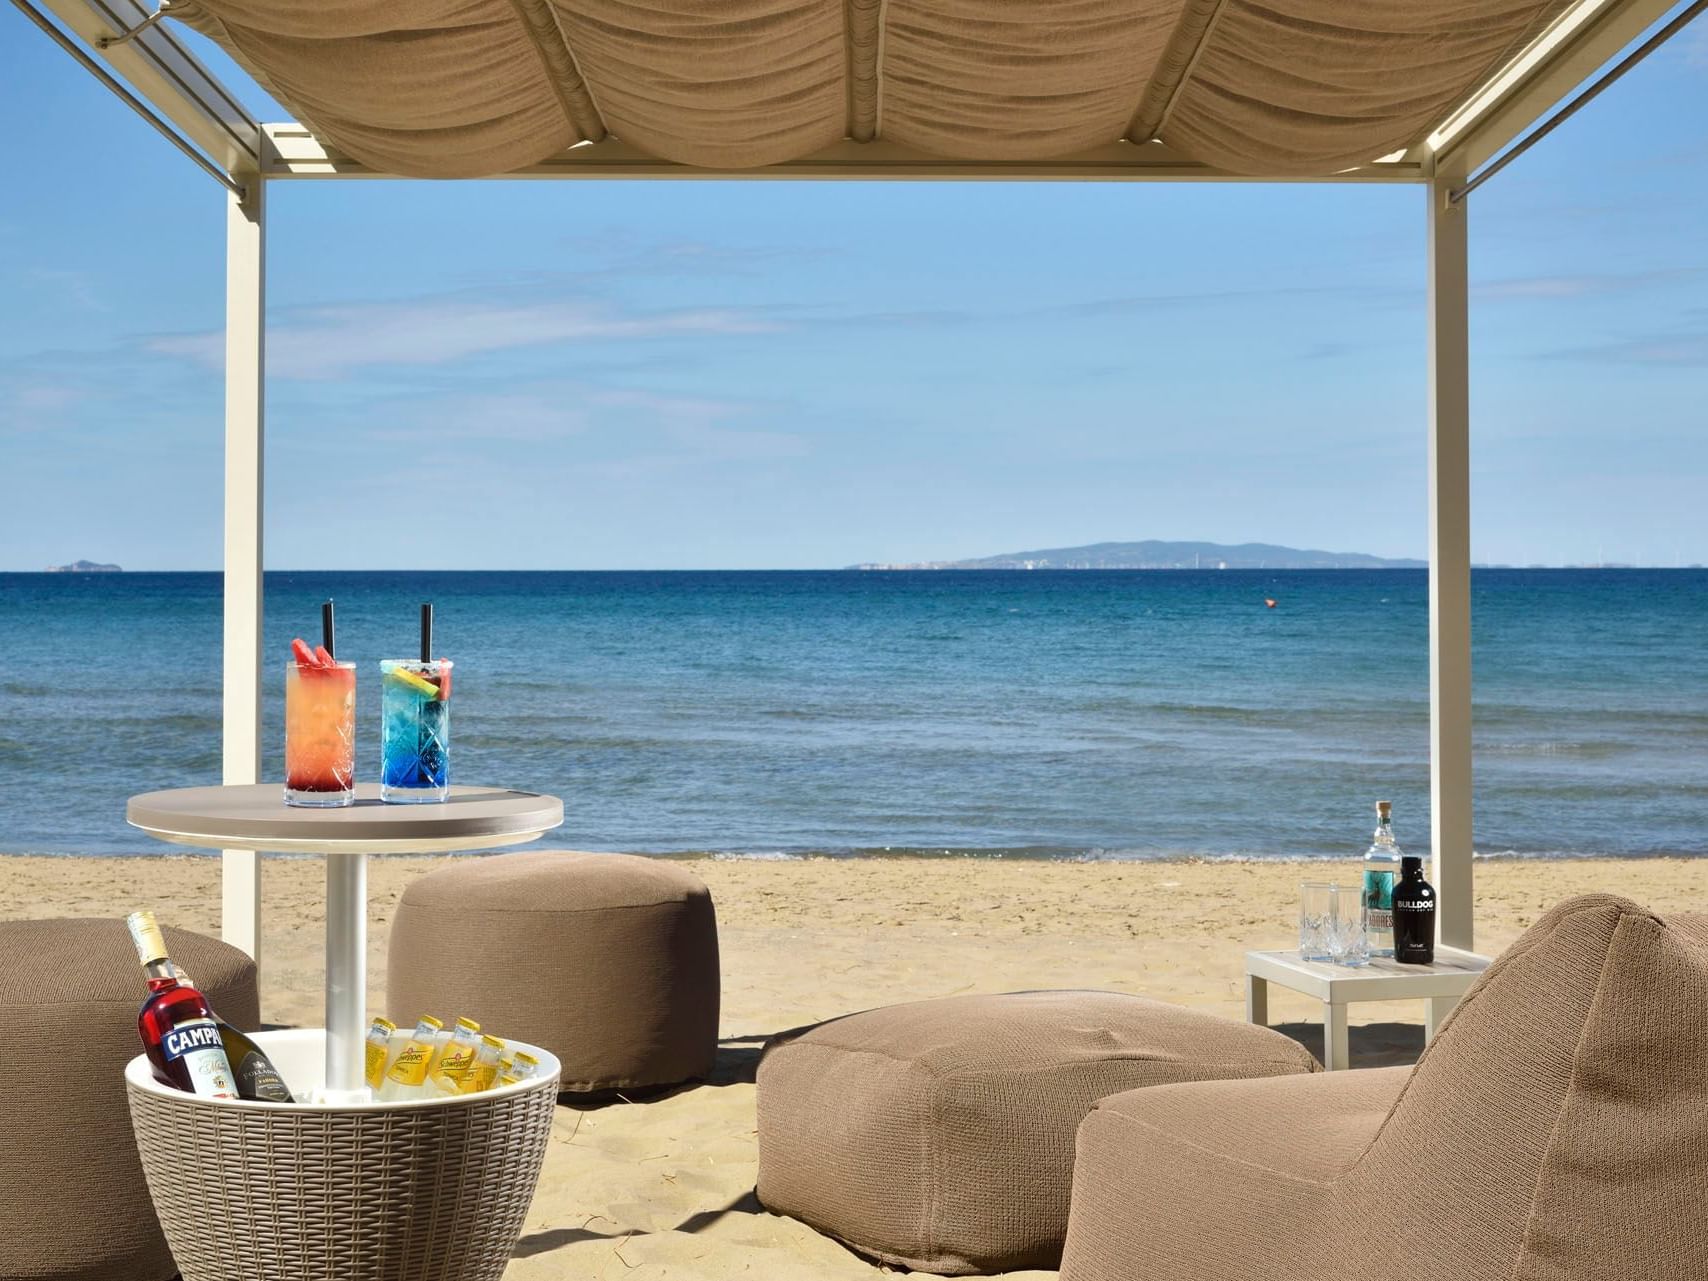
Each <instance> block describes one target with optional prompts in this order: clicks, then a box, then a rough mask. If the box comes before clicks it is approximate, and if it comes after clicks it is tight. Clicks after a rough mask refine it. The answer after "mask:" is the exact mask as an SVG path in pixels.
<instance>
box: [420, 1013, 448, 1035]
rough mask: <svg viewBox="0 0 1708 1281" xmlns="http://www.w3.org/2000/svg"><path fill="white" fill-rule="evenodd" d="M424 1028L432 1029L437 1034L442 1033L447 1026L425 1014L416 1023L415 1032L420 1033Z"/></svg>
mask: <svg viewBox="0 0 1708 1281" xmlns="http://www.w3.org/2000/svg"><path fill="white" fill-rule="evenodd" d="M424 1027H425V1028H431V1029H432V1030H433V1031H435V1032H441V1031H443V1030H444V1027H445V1025H444V1024H443V1023H441V1022H439V1020H438V1019H436V1018H434V1017H433V1016H432V1015H431V1014H423V1015H422V1016H421V1018H420V1019H419V1020H418V1021H417V1022H416V1024H415V1030H416V1031H417V1032H419V1031H420V1030H421V1029H422V1028H424Z"/></svg>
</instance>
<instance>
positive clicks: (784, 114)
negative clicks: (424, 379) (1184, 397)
mask: <svg viewBox="0 0 1708 1281" xmlns="http://www.w3.org/2000/svg"><path fill="white" fill-rule="evenodd" d="M1572 3H1573V0H1406V3H1404V4H1396V3H1389V4H1372V3H1370V0H1263V2H1262V3H1259V2H1258V0H1072V2H1071V3H1065V2H1059V3H1054V4H1030V5H1028V4H1016V3H1013V2H1012V0H1007V2H1002V0H720V2H719V3H717V4H704V3H698V4H693V3H670V2H667V0H650V2H648V3H638V2H637V0H412V2H411V3H409V4H398V3H396V2H395V0H337V3H317V4H304V3H302V2H301V0H178V2H177V3H174V4H173V5H172V9H171V13H172V16H173V17H174V18H177V19H180V20H182V21H184V22H187V23H188V24H189V25H191V26H192V27H194V28H195V29H196V30H198V31H200V32H202V33H203V34H204V35H207V36H209V37H210V38H212V39H213V40H215V41H217V42H218V43H219V44H220V45H222V46H223V47H224V48H225V49H226V51H227V52H228V53H230V54H231V55H232V56H233V57H234V58H236V59H237V61H238V62H239V63H240V64H241V65H242V66H244V67H245V68H246V69H247V70H248V71H249V72H250V73H251V74H252V75H254V76H255V77H256V79H257V80H258V81H259V82H260V83H261V85H262V86H263V87H264V88H266V89H267V90H268V91H269V92H270V93H272V94H273V95H274V96H275V97H276V98H278V99H279V101H280V102H282V103H284V104H286V105H287V106H288V107H289V108H290V109H291V110H292V111H293V112H295V113H296V115H297V118H298V119H299V120H301V121H302V122H303V123H304V124H305V125H306V126H307V127H308V128H310V129H311V130H313V131H314V132H315V134H316V135H317V136H318V137H320V138H321V139H322V141H324V142H325V143H327V144H328V145H330V146H331V147H333V148H335V149H338V150H341V151H343V152H344V153H346V154H348V155H349V156H353V157H354V158H356V159H357V160H359V161H361V162H362V163H364V164H366V165H369V166H371V167H373V168H375V169H377V170H380V171H382V172H392V173H398V174H404V175H407V176H410V177H439V178H443V177H466V176H471V175H480V174H495V173H503V172H506V171H509V170H513V169H519V168H523V167H526V166H528V165H530V164H534V163H537V162H540V161H543V160H546V159H547V158H548V157H551V156H554V155H556V154H558V153H560V152H562V151H564V150H565V149H566V148H568V147H570V146H571V145H573V144H576V143H581V142H593V143H599V142H604V141H607V140H610V139H615V140H619V141H621V142H623V143H626V144H628V145H629V146H631V147H634V148H638V149H640V150H641V151H642V152H643V153H647V154H650V155H652V156H657V157H659V158H662V159H664V160H669V161H674V162H677V163H681V164H688V165H700V166H710V167H716V168H725V169H741V168H751V167H755V166H760V165H771V164H777V163H779V162H782V161H788V160H795V159H800V158H802V157H805V156H808V155H811V154H812V153H814V152H819V151H822V150H824V149H825V148H828V147H831V146H833V145H835V144H838V143H840V142H842V141H843V140H844V139H848V140H850V141H852V142H853V143H871V142H888V143H892V144H895V145H899V146H902V147H906V148H911V149H914V150H915V151H917V152H924V153H928V154H935V155H940V156H949V157H954V158H956V159H963V160H1039V159H1050V158H1054V157H1058V156H1066V155H1070V154H1073V153H1076V152H1083V151H1085V150H1087V149H1091V148H1099V147H1106V146H1113V145H1114V144H1117V143H1119V142H1121V141H1122V140H1127V141H1130V142H1134V143H1146V142H1149V141H1150V140H1152V139H1157V140H1160V141H1161V142H1162V143H1164V144H1166V145H1167V146H1168V147H1169V148H1171V149H1172V150H1173V151H1174V152H1175V153H1176V154H1178V155H1179V156H1181V157H1184V158H1185V159H1186V160H1188V161H1193V162H1198V163H1202V164H1209V165H1215V166H1218V167H1221V168H1224V169H1227V170H1231V171H1233V172H1239V173H1259V174H1294V173H1297V174H1330V173H1333V172H1335V171H1336V170H1339V169H1344V168H1347V167H1349V166H1352V165H1358V164H1364V163H1367V162H1370V161H1373V160H1375V159H1376V158H1377V157H1379V156H1382V155H1384V154H1387V153H1390V152H1393V151H1397V150H1401V149H1404V148H1406V147H1407V146H1409V145H1410V144H1412V143H1415V142H1418V141H1420V140H1421V139H1422V138H1423V137H1424V135H1426V134H1427V133H1428V132H1429V130H1430V129H1431V128H1432V127H1434V126H1435V125H1437V124H1439V123H1441V121H1442V120H1443V118H1444V117H1445V116H1447V115H1448V114H1449V112H1450V111H1451V110H1452V108H1454V107H1455V106H1456V105H1457V104H1459V103H1460V102H1462V101H1463V100H1464V99H1465V98H1467V97H1468V96H1469V95H1470V94H1471V92H1472V91H1473V90H1474V89H1476V88H1477V87H1478V86H1479V85H1481V84H1483V83H1485V82H1486V81H1487V80H1488V79H1490V78H1491V77H1492V76H1493V75H1494V74H1495V73H1496V72H1497V71H1499V70H1500V68H1501V67H1503V66H1504V65H1505V64H1506V63H1508V62H1509V61H1510V60H1511V59H1513V58H1514V57H1515V56H1516V55H1517V54H1519V53H1520V52H1521V51H1522V50H1523V49H1524V48H1525V47H1526V46H1527V45H1528V44H1529V43H1530V42H1531V41H1533V40H1534V39H1535V38H1536V37H1537V36H1539V35H1540V34H1541V33H1542V32H1544V31H1545V30H1546V29H1547V28H1548V27H1549V25H1550V24H1551V23H1552V22H1554V21H1555V20H1556V19H1557V18H1558V17H1560V15H1561V14H1562V13H1564V12H1565V11H1566V10H1567V9H1569V8H1570V7H1571V6H1572ZM850 150H851V151H852V152H853V153H854V154H852V155H850V156H849V158H850V159H852V160H853V161H854V162H855V163H858V162H859V155H858V152H859V151H860V148H858V147H854V148H851V149H850Z"/></svg>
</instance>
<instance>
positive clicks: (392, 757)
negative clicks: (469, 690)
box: [380, 658, 451, 805]
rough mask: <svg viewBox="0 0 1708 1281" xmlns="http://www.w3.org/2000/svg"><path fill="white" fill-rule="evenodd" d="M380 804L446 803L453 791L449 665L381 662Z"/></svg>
mask: <svg viewBox="0 0 1708 1281" xmlns="http://www.w3.org/2000/svg"><path fill="white" fill-rule="evenodd" d="M380 672H381V681H380V689H381V694H380V714H381V723H380V799H382V800H385V801H389V802H392V803H394V804H405V805H408V804H419V803H423V802H431V801H442V800H444V799H445V798H446V797H447V796H448V795H450V791H451V704H450V698H451V660H450V659H448V658H436V659H433V660H431V661H429V662H418V661H415V660H413V659H402V658H387V659H382V660H381V661H380Z"/></svg>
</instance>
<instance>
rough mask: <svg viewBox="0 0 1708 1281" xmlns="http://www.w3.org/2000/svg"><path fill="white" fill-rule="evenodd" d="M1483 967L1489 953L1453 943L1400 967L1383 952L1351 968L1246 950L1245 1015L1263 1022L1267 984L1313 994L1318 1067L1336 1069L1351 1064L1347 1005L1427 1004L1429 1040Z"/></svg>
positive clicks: (1425, 1031) (1266, 1011)
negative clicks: (1429, 959)
mask: <svg viewBox="0 0 1708 1281" xmlns="http://www.w3.org/2000/svg"><path fill="white" fill-rule="evenodd" d="M1488 967H1489V958H1488V957H1486V956H1478V955H1477V954H1476V953H1475V952H1461V951H1460V950H1459V949H1458V948H1453V947H1437V948H1436V949H1435V964H1433V965H1401V964H1400V963H1399V962H1398V961H1396V960H1394V959H1393V958H1392V957H1385V956H1384V957H1372V958H1371V960H1370V963H1369V964H1368V965H1363V966H1359V967H1357V968H1355V969H1354V968H1349V967H1347V966H1344V965H1331V964H1329V963H1328V962H1327V961H1305V960H1301V959H1300V958H1299V954H1298V952H1297V951H1292V952H1247V953H1246V954H1245V1017H1246V1019H1247V1021H1248V1022H1251V1023H1259V1024H1264V1025H1267V1024H1268V1022H1269V985H1270V984H1271V983H1279V984H1280V985H1281V986H1282V987H1285V988H1291V989H1292V990H1293V991H1295V992H1303V993H1304V994H1305V995H1306V996H1312V997H1315V998H1316V999H1317V1000H1319V1001H1321V1002H1322V1003H1323V1067H1325V1068H1327V1069H1328V1070H1329V1071H1330V1072H1338V1071H1340V1070H1341V1069H1343V1068H1346V1067H1348V1066H1350V1064H1349V1062H1348V1055H1347V1033H1346V1007H1347V1006H1348V1005H1350V1004H1352V1002H1354V1001H1415V1000H1422V1001H1425V1002H1427V1009H1428V1012H1427V1014H1426V1015H1425V1017H1424V1028H1423V1036H1424V1043H1425V1044H1428V1042H1429V1041H1430V1040H1432V1039H1433V1038H1434V1036H1435V1029H1436V1028H1438V1027H1440V1026H1441V1023H1442V1020H1443V1019H1445V1018H1446V1017H1447V1015H1448V1014H1449V1013H1451V1012H1452V1009H1453V1007H1454V1006H1455V1005H1457V1004H1458V1003H1459V998H1460V997H1462V996H1464V995H1465V993H1466V992H1467V991H1468V990H1469V989H1470V986H1471V984H1473V983H1475V982H1476V981H1477V976H1478V975H1480V974H1481V973H1482V972H1483V971H1484V970H1486V969H1487V968H1488Z"/></svg>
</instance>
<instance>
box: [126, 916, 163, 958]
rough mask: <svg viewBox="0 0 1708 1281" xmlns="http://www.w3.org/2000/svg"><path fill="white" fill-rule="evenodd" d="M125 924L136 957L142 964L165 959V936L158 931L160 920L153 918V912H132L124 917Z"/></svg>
mask: <svg viewBox="0 0 1708 1281" xmlns="http://www.w3.org/2000/svg"><path fill="white" fill-rule="evenodd" d="M125 925H126V927H127V928H129V930H130V938H131V942H132V943H134V944H136V955H137V959H138V960H139V961H141V962H142V963H143V964H144V965H151V964H153V963H154V962H155V961H164V960H165V959H166V956H167V953H166V938H165V936H164V935H163V934H161V932H160V922H158V921H156V920H155V919H154V913H153V912H132V913H131V914H130V915H129V916H127V917H125Z"/></svg>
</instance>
